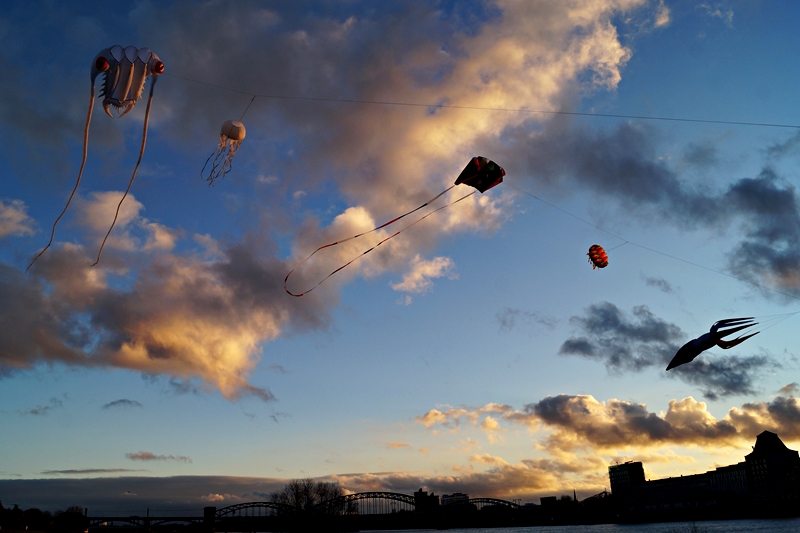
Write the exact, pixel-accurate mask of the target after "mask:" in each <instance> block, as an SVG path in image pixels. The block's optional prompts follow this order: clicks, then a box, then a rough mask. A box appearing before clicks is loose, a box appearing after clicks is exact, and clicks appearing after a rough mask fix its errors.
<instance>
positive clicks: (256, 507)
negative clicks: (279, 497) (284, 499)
mask: <svg viewBox="0 0 800 533" xmlns="http://www.w3.org/2000/svg"><path fill="white" fill-rule="evenodd" d="M293 511H294V509H292V507H290V506H288V505H285V504H282V503H275V502H250V503H237V504H236V505H229V506H228V507H223V508H222V509H217V511H216V512H215V513H214V516H215V517H216V518H217V519H219V518H234V517H251V516H275V515H279V514H288V513H291V512H293Z"/></svg>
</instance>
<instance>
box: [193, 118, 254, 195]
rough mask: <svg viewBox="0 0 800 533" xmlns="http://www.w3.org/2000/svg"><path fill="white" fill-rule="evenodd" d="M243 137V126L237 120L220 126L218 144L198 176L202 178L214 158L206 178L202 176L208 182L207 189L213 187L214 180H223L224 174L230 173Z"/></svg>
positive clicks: (245, 132) (244, 130)
mask: <svg viewBox="0 0 800 533" xmlns="http://www.w3.org/2000/svg"><path fill="white" fill-rule="evenodd" d="M245 135H247V130H246V129H245V127H244V124H242V123H241V122H240V121H238V120H228V121H225V123H224V124H222V128H220V132H219V144H218V145H217V149H216V150H215V151H214V152H212V153H211V155H210V156H208V159H206V163H205V164H204V165H203V168H202V170H200V175H201V176H204V173H205V171H206V167H207V166H208V162H209V161H211V158H212V157H213V158H214V160H213V161H212V162H211V170H210V171H209V174H208V176H207V177H205V176H204V178H205V180H206V181H208V186H209V187H211V186H212V185H214V181H215V180H217V179H220V178H224V177H225V174H227V173H228V172H230V171H231V169H232V168H233V156H234V155H236V152H237V151H238V150H239V147H240V146H241V145H242V141H244V138H245Z"/></svg>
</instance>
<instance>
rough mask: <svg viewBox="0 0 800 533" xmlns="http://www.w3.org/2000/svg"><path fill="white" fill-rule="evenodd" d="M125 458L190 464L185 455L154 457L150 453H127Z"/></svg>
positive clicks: (190, 460) (154, 455)
mask: <svg viewBox="0 0 800 533" xmlns="http://www.w3.org/2000/svg"><path fill="white" fill-rule="evenodd" d="M125 457H127V458H128V459H130V460H132V461H178V462H181V463H191V462H192V459H191V457H187V456H185V455H172V454H170V455H163V454H162V455H156V454H154V453H151V452H136V453H131V452H128V453H126V454H125Z"/></svg>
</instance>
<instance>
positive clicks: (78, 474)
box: [41, 468, 147, 476]
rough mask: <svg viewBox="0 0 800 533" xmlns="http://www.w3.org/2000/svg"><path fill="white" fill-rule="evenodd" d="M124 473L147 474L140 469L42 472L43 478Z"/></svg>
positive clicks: (87, 469)
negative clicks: (59, 475)
mask: <svg viewBox="0 0 800 533" xmlns="http://www.w3.org/2000/svg"><path fill="white" fill-rule="evenodd" d="M123 472H147V470H142V469H140V468H81V469H77V470H45V471H43V472H41V474H42V475H43V476H52V475H58V474H63V475H70V476H84V475H89V474H121V473H123Z"/></svg>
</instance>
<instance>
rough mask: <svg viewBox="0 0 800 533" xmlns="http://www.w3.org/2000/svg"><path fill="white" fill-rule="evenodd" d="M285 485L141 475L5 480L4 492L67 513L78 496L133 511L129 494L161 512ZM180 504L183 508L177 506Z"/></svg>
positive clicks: (88, 503) (92, 504)
mask: <svg viewBox="0 0 800 533" xmlns="http://www.w3.org/2000/svg"><path fill="white" fill-rule="evenodd" d="M115 470H116V469H115ZM98 473H100V474H102V473H103V472H102V471H101V472H98ZM113 473H116V472H112V474H113ZM120 473H122V474H124V472H120ZM287 482H288V480H285V479H275V478H265V477H235V476H166V477H148V476H141V475H136V476H130V475H122V476H120V475H115V476H108V477H94V478H70V479H59V478H55V479H54V478H49V479H48V478H44V479H20V480H6V479H2V480H0V493H2V494H14V495H15V498H16V501H19V502H20V504H22V503H23V502H25V503H24V505H25V507H38V508H40V509H49V510H56V509H66V508H67V507H69V506H70V505H74V501H75V498H76V496H77V497H80V500H81V505H83V506H84V507H88V508H89V509H97V510H98V511H100V510H114V509H129V508H130V507H129V506H130V503H131V502H130V497H131V494H137V495H138V496H136V504H137V506H139V505H144V506H145V507H150V508H157V509H163V508H165V506H172V507H169V508H171V509H180V508H183V509H202V508H203V507H204V506H206V505H208V501H207V500H204V499H203V496H207V495H214V494H219V495H221V496H223V497H230V500H228V501H233V502H236V501H242V500H236V499H235V498H237V495H243V494H256V493H257V492H260V493H262V494H267V495H268V494H269V493H270V492H273V491H277V490H280V489H282V488H283V486H284V485H285V484H286V483H287ZM126 493H128V494H126ZM239 497H240V496H239ZM262 498H263V496H262ZM253 499H256V498H253ZM70 502H73V503H70ZM178 505H181V506H183V507H176V506H178Z"/></svg>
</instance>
